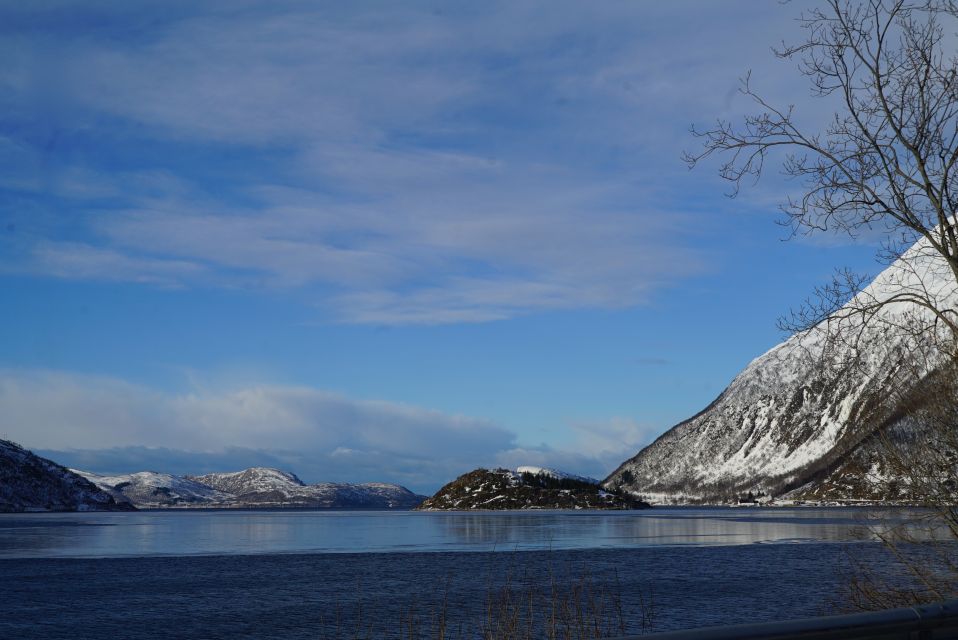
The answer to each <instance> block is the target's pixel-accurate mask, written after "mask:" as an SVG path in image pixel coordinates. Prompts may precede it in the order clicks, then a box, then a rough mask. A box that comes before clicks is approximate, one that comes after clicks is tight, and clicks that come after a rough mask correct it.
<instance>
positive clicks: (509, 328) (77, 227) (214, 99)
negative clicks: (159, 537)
mask: <svg viewBox="0 0 958 640" xmlns="http://www.w3.org/2000/svg"><path fill="white" fill-rule="evenodd" d="M665 4H667V6H664V5H665ZM660 5H663V6H660ZM802 6H803V4H802V3H787V4H780V3H754V2H744V1H743V2H727V3H721V4H719V3H708V2H691V1H681V2H671V3H647V2H608V3H602V4H598V5H596V4H594V3H564V2H541V3H536V2H514V1H513V2H503V3H496V2H491V3H482V4H481V5H476V4H475V3H456V4H452V3H399V4H397V3H362V4H359V3H346V4H343V3H316V2H270V3H257V2H235V1H231V2H162V3H137V6H136V7H132V6H131V5H129V4H128V3H122V2H87V3H82V5H81V3H71V2H54V1H50V2H40V3H18V4H12V3H11V4H7V5H3V6H0V56H2V58H3V60H4V61H5V62H4V64H3V65H2V68H0V303H2V309H3V313H2V314H0V331H2V333H0V335H2V337H0V437H7V438H11V439H14V440H16V441H18V442H20V443H22V444H23V445H25V446H27V447H31V448H36V449H38V450H41V451H43V452H46V453H47V454H48V455H50V456H52V457H54V458H55V459H57V460H58V461H62V462H64V463H67V464H70V465H74V466H80V467H84V468H86V469H89V470H92V471H104V472H124V471H135V470H140V469H143V468H153V469H160V470H164V471H171V472H183V473H185V472H205V471H211V470H231V469H235V468H241V467H243V466H249V465H251V464H270V465H274V466H281V467H283V468H287V469H291V470H293V471H295V472H296V473H298V474H299V475H301V477H303V478H304V479H306V480H308V481H321V480H336V481H364V480H382V481H393V482H399V483H402V484H405V485H407V486H409V487H411V488H414V489H417V490H420V491H432V490H435V489H436V488H437V487H438V486H439V485H441V484H442V483H443V482H445V481H448V480H450V479H452V478H453V477H455V476H456V475H458V474H459V473H462V472H465V471H468V470H469V469H472V468H474V467H476V466H492V465H506V466H514V465H517V464H545V465H551V466H558V467H560V468H564V469H567V470H568V471H572V472H576V473H584V474H589V475H594V476H600V477H601V476H604V475H605V474H607V473H609V472H610V471H612V470H613V468H614V467H615V466H617V464H618V463H619V462H621V461H622V460H624V459H625V458H627V457H629V456H631V455H633V454H634V453H635V452H637V451H638V450H639V449H640V448H641V447H642V446H643V445H644V444H647V443H648V442H650V441H651V440H652V439H654V438H655V437H656V436H657V435H659V434H660V433H662V432H663V431H665V430H666V429H667V428H669V427H670V426H672V425H673V424H675V423H676V422H678V421H679V420H681V419H683V418H686V417H689V416H691V415H692V414H694V413H696V412H698V411H699V410H700V409H702V408H703V407H704V406H705V405H706V404H707V403H708V402H710V401H711V400H712V399H713V398H714V397H715V396H716V395H717V394H718V393H719V392H721V390H722V389H723V388H724V386H725V385H726V384H728V382H729V381H730V380H731V379H732V377H734V375H735V374H736V373H737V372H738V371H739V370H740V369H741V368H742V367H743V366H744V365H745V364H747V363H748V362H749V361H750V360H751V359H752V358H754V357H755V356H757V355H760V354H761V353H762V352H763V351H765V350H766V349H768V348H770V347H771V346H773V345H774V344H775V343H776V342H778V341H779V340H780V339H781V338H782V336H781V335H780V334H779V333H778V331H777V330H776V329H775V319H776V318H777V317H778V316H779V315H781V314H782V313H783V312H785V311H787V309H788V308H789V307H790V306H795V305H797V304H798V303H800V302H801V300H802V299H803V298H804V297H805V296H806V295H807V294H808V293H809V292H810V291H811V290H812V288H813V287H814V286H815V285H816V284H820V283H822V282H824V281H825V280H826V279H827V278H828V277H829V274H830V272H831V269H832V268H833V267H835V266H851V267H853V268H856V269H859V270H864V271H866V272H875V271H877V269H878V267H877V265H876V264H875V263H874V262H873V260H872V258H871V255H872V252H873V250H872V247H869V246H867V244H861V245H849V244H847V243H843V242H840V241H839V240H838V239H836V238H828V237H820V238H808V239H805V238H803V239H798V240H793V241H790V242H783V241H782V239H783V238H785V237H786V236H787V232H786V230H784V229H782V228H781V227H779V226H777V225H776V224H775V219H776V217H777V216H776V209H777V206H778V204H780V203H781V202H782V201H783V200H784V199H785V196H786V195H787V194H788V193H790V192H792V191H794V190H796V189H798V188H800V185H795V184H791V183H788V182H785V181H783V180H782V179H781V178H780V177H779V176H777V175H775V173H774V172H772V173H771V174H770V175H768V176H767V177H766V178H765V179H763V180H762V181H761V182H760V183H758V184H757V185H754V186H753V187H751V188H749V189H746V190H745V191H744V192H743V193H742V194H741V195H740V196H739V197H738V198H736V199H729V198H727V197H726V196H725V195H724V194H725V193H726V192H727V185H724V184H722V183H721V181H720V180H719V179H718V178H717V177H716V171H715V166H714V165H712V166H703V167H700V168H697V169H696V170H695V171H692V172H690V171H689V170H688V169H687V167H686V166H685V165H684V164H683V163H682V162H681V160H680V154H681V152H682V151H683V150H684V149H694V148H695V141H694V140H693V139H692V138H691V137H690V135H689V127H690V125H691V124H693V123H696V124H700V125H702V124H705V125H707V124H708V123H709V122H711V121H712V120H714V119H715V118H716V117H733V118H734V117H735V116H736V115H741V114H743V113H747V112H749V111H751V110H752V109H751V106H750V105H749V104H748V103H747V102H746V101H745V100H744V99H743V98H742V97H741V96H739V95H737V94H736V87H737V82H738V78H739V77H741V76H742V75H743V74H744V73H745V72H746V71H747V70H749V69H751V70H752V78H753V82H754V84H755V86H757V87H758V88H759V89H760V90H762V91H763V92H764V93H765V94H766V95H768V96H770V98H771V99H772V100H773V101H775V102H777V103H779V104H795V105H796V108H797V109H798V113H799V117H800V118H802V119H803V121H804V122H806V123H807V124H808V125H809V126H810V127H817V126H820V125H821V123H822V122H824V121H825V120H826V119H827V116H828V108H827V105H822V104H819V103H817V102H816V101H814V100H810V99H809V98H808V97H807V95H808V92H807V88H806V85H805V83H804V82H803V79H802V77H801V76H800V75H799V74H798V72H797V71H796V70H795V66H794V64H791V63H788V62H781V61H777V60H775V59H774V57H773V56H772V55H771V53H770V51H769V47H770V46H772V45H774V44H776V43H778V42H780V41H781V40H782V39H786V40H796V39H797V38H800V37H801V33H800V29H799V28H798V27H797V25H796V23H795V20H794V19H795V18H796V17H797V15H798V14H799V13H800V11H801V8H802Z"/></svg>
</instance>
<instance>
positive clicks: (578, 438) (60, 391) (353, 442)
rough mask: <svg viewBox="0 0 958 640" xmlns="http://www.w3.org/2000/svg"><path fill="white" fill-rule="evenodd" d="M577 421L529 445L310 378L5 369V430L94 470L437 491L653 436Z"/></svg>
mask: <svg viewBox="0 0 958 640" xmlns="http://www.w3.org/2000/svg"><path fill="white" fill-rule="evenodd" d="M572 431H573V432H574V436H573V437H574V439H573V442H572V443H571V444H570V446H569V447H568V448H565V447H550V446H547V445H538V446H522V445H520V444H519V443H518V439H517V436H516V434H515V433H513V432H512V431H509V430H508V429H506V428H503V427H502V426H499V425H496V424H494V423H492V422H490V421H488V420H483V419H479V418H472V417H466V416H456V415H449V414H446V413H442V412H439V411H434V410H430V409H423V408H420V407H413V406H408V405H404V404H398V403H392V402H384V401H377V400H362V399H354V398H349V397H347V396H344V395H341V394H337V393H332V392H328V391H323V390H318V389H312V388H309V387H298V386H280V385H248V386H242V387H238V388H235V387H234V388H228V389H216V390H213V389H201V388H194V389H191V390H188V391H186V392H182V393H170V392H163V391H157V390H155V389H151V388H148V387H145V386H140V385H135V384H131V383H129V382H124V381H121V380H118V379H115V378H109V377H101V376H91V375H82V374H75V373H65V372H54V371H27V372H24V371H3V372H0V433H2V437H4V438H10V439H12V440H14V441H17V442H20V443H22V444H23V445H24V446H27V447H29V448H32V449H36V450H39V451H43V452H44V453H45V454H48V455H50V456H51V457H53V458H54V459H56V460H57V461H58V462H61V463H63V464H66V465H69V466H73V467H77V468H82V469H84V470H89V471H94V472H104V473H125V472H132V471H139V470H147V469H149V470H157V471H164V472H169V473H204V472H209V471H225V470H234V469H240V468H245V467H249V466H257V465H258V466H275V467H280V468H283V469H288V470H291V471H294V472H295V473H297V474H298V475H300V476H301V477H302V478H303V479H304V480H307V481H311V482H316V481H343V482H362V481H383V482H395V483H398V484H404V485H406V486H409V487H410V488H414V489H416V490H434V489H435V488H438V486H439V485H441V484H442V483H444V482H446V481H448V480H450V479H451V478H454V477H456V476H457V475H459V474H461V473H463V471H464V470H469V469H472V468H474V467H477V466H497V465H507V466H510V467H513V466H518V465H520V464H543V465H546V464H547V465H549V466H554V467H559V468H562V469H568V470H570V471H573V472H577V473H592V474H594V475H602V471H604V472H606V473H608V471H610V470H611V469H612V468H614V466H615V465H616V464H617V463H618V461H620V460H621V459H622V456H623V454H624V453H625V452H627V451H628V450H629V449H631V448H633V447H634V446H636V444H637V440H640V439H641V436H643V435H644V432H643V431H642V430H641V429H638V428H637V427H636V426H635V425H631V423H625V422H623V423H620V424H618V425H612V426H611V427H610V426H608V425H600V426H598V427H596V426H576V427H573V428H572ZM620 435H621V436H624V437H622V438H619V437H618V436H620Z"/></svg>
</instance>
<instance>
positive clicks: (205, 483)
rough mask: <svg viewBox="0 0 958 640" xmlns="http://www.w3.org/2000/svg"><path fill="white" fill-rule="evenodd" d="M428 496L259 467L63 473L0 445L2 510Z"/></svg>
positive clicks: (384, 501)
mask: <svg viewBox="0 0 958 640" xmlns="http://www.w3.org/2000/svg"><path fill="white" fill-rule="evenodd" d="M425 499H426V496H421V495H417V494H415V493H413V492H411V491H409V490H408V489H406V488H405V487H401V486H399V485H395V484H384V483H378V482H370V483H364V484H338V483H329V482H325V483H319V484H305V483H303V481H302V480H300V479H299V478H297V477H296V476H295V475H294V474H292V473H288V472H286V471H280V470H278V469H268V468H263V467H255V468H252V469H246V470H245V471H237V472H235V473H210V474H206V475H202V476H176V475H171V474H168V473H157V472H155V471H140V472H138V473H130V474H125V475H118V476H104V475H98V474H94V473H88V472H85V471H79V470H76V469H67V468H66V467H63V466H61V465H59V464H57V463H55V462H53V461H52V460H47V459H46V458H41V457H39V456H37V455H35V454H33V453H31V452H30V451H27V450H26V449H24V448H22V447H20V446H19V445H17V444H15V443H13V442H9V441H7V440H0V512H23V511H123V510H132V509H134V508H140V509H143V508H146V509H163V508H189V507H193V508H303V509H307V508H308V509H335V508H341V509H410V508H412V507H415V506H416V505H418V504H419V503H420V502H422V501H423V500H425Z"/></svg>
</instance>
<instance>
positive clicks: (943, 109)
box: [684, 0, 958, 336]
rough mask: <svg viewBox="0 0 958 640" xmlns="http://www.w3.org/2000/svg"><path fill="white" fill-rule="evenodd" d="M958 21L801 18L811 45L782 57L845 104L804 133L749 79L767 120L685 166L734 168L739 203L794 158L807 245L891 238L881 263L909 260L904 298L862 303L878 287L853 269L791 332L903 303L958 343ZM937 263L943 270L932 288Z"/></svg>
mask: <svg viewBox="0 0 958 640" xmlns="http://www.w3.org/2000/svg"><path fill="white" fill-rule="evenodd" d="M956 17H958V12H956V11H955V10H954V5H952V4H951V3H915V2H908V1H906V0H896V1H891V2H885V1H881V0H870V1H867V2H863V3H855V2H847V1H840V0H828V1H827V2H825V3H824V5H823V7H822V8H817V9H813V10H811V11H809V12H807V13H806V14H804V15H803V16H802V17H801V19H800V20H801V24H802V26H803V27H804V28H805V30H806V32H807V38H806V39H805V41H804V42H802V43H800V44H797V45H783V46H782V47H780V48H778V49H775V50H774V52H775V55H777V56H778V57H780V58H783V59H788V60H795V61H796V62H797V63H798V67H799V70H800V72H801V73H802V74H803V75H804V76H806V77H807V78H808V80H809V81H810V84H811V89H812V95H813V96H815V97H818V98H821V99H824V100H828V101H831V102H830V103H834V104H836V105H837V108H838V110H837V111H836V113H835V114H834V116H833V117H832V118H831V120H830V121H829V122H828V123H827V124H826V125H825V126H824V127H823V129H822V130H821V131H815V132H809V131H805V130H803V129H802V128H800V126H799V125H798V123H797V119H796V114H795V109H794V107H793V106H785V107H779V106H774V105H773V104H771V103H770V101H768V100H766V99H765V98H763V97H762V96H761V95H760V94H759V93H758V92H756V90H755V89H754V88H753V85H752V81H751V78H750V74H749V75H746V76H745V78H744V79H743V80H742V81H741V87H740V91H741V93H742V94H743V95H745V96H746V97H748V98H749V99H750V100H751V101H752V102H753V103H754V104H755V106H756V107H757V112H756V113H754V114H752V115H748V116H745V117H744V119H743V120H742V121H741V122H740V123H733V122H729V121H725V120H719V121H717V122H716V123H715V125H714V127H712V128H709V129H706V130H698V129H693V133H694V135H695V136H697V137H698V138H700V139H701V141H702V143H703V144H702V147H701V148H700V149H699V150H698V151H696V152H687V153H686V154H685V156H684V159H685V160H686V161H687V162H688V164H689V166H690V167H694V166H695V165H697V164H698V163H700V162H701V161H702V160H704V159H705V158H708V157H710V156H721V165H720V168H719V174H720V175H721V177H722V178H724V179H726V180H728V181H729V182H730V183H731V187H732V188H731V195H736V194H737V193H738V192H739V189H740V187H741V186H742V185H743V183H744V182H746V181H748V180H752V179H754V180H757V179H758V178H759V177H760V176H761V175H762V172H763V171H764V169H765V165H766V162H767V160H769V159H770V158H776V159H780V160H781V167H782V169H783V171H784V173H785V174H786V175H787V176H789V177H791V178H795V179H798V180H799V181H801V182H802V184H803V186H804V189H803V193H802V195H801V196H799V197H795V198H789V199H788V201H787V202H786V203H784V204H783V206H782V208H781V209H782V212H783V214H784V217H783V220H782V222H783V223H784V224H786V225H788V226H789V227H790V228H791V230H792V232H793V233H794V234H809V233H814V232H837V233H842V234H847V235H849V236H851V237H853V238H855V237H858V236H860V235H861V234H863V233H866V232H867V233H869V234H873V233H876V232H879V233H882V235H883V238H884V243H883V248H882V251H881V255H882V257H884V258H886V259H887V260H888V261H889V262H890V261H893V260H896V259H900V258H902V256H903V255H904V256H905V257H906V258H907V262H908V265H909V266H907V267H906V270H907V271H910V274H909V277H907V278H905V277H903V278H902V282H901V283H900V284H901V285H902V286H901V287H900V288H899V290H898V291H896V292H895V293H894V294H892V295H874V294H872V295H869V294H868V292H865V293H864V294H863V292H862V285H863V284H864V283H865V282H866V280H865V279H864V278H860V277H856V276H854V275H853V274H851V273H849V272H847V271H843V272H840V273H839V274H838V275H837V276H836V278H835V279H834V281H833V282H832V283H831V284H829V285H826V286H824V287H822V288H821V289H819V290H818V291H817V292H816V293H817V294H818V295H817V296H815V297H814V298H813V301H812V302H811V303H810V304H807V305H805V306H804V307H802V308H801V309H800V310H799V311H797V312H795V313H793V314H792V315H791V316H790V317H788V318H786V319H783V322H782V325H783V328H786V329H789V330H793V331H797V330H803V329H807V328H808V327H811V326H814V325H816V324H818V323H820V322H821V321H822V320H824V319H826V318H829V317H832V318H833V320H834V314H835V313H836V312H837V311H839V309H841V308H842V307H843V306H845V308H846V309H847V310H848V311H847V312H848V313H854V314H857V315H858V316H862V317H864V318H866V319H870V318H871V317H873V316H874V315H876V312H877V311H878V310H879V309H881V308H882V307H885V306H887V305H889V304H892V303H896V302H900V303H904V304H907V305H912V306H915V307H917V308H920V309H924V310H925V315H927V317H928V318H929V322H930V323H932V324H933V325H934V326H935V327H940V328H943V329H945V330H946V332H947V333H948V334H950V335H951V336H958V311H956V309H954V308H953V307H951V306H948V305H945V304H942V300H941V290H940V286H937V285H938V282H939V281H940V277H941V275H942V273H944V274H945V275H946V276H947V278H948V280H949V281H950V282H951V283H956V282H958V219H956V214H958V182H956V180H958V167H956V165H958V59H956V57H955V55H954V54H953V52H952V51H951V50H950V47H949V42H950V41H949V39H948V37H946V31H945V28H944V23H946V22H947V23H948V24H949V27H951V28H954V27H956V26H958V20H955V18H956ZM949 35H950V32H949ZM916 241H920V242H919V243H918V244H917V245H916V244H915V243H916ZM912 247H914V248H913V249H911V252H910V253H906V251H907V250H908V249H909V248H912ZM930 264H934V265H936V266H937V267H938V268H937V271H939V272H942V273H936V274H935V275H936V276H937V278H935V279H931V280H933V281H929V280H930V279H929V277H928V274H927V270H928V268H929V265H930ZM856 296H857V298H856ZM853 299H854V300H855V302H856V304H855V305H853V306H852V307H851V308H850V309H849V308H848V307H847V306H846V305H847V303H848V302H849V301H850V300H853Z"/></svg>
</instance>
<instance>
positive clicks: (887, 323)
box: [603, 242, 958, 501]
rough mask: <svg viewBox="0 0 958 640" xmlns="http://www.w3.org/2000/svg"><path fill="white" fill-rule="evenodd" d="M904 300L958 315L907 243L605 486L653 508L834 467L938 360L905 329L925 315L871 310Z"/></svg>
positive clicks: (788, 482)
mask: <svg viewBox="0 0 958 640" xmlns="http://www.w3.org/2000/svg"><path fill="white" fill-rule="evenodd" d="M902 292H906V293H910V292H915V295H918V293H920V294H921V295H922V296H925V297H930V298H931V299H932V301H933V302H934V303H935V304H936V305H938V308H955V307H958V293H956V283H955V281H954V277H953V275H952V274H951V272H950V269H949V268H948V265H947V264H946V263H945V262H944V260H943V259H942V258H941V257H940V256H939V257H937V258H936V255H935V254H934V253H933V252H931V251H930V250H929V249H928V248H927V244H926V243H924V242H919V243H916V245H915V246H914V247H912V248H911V249H909V250H908V251H907V252H906V253H905V254H904V256H903V257H902V258H901V259H899V260H898V261H896V262H895V263H893V264H892V265H891V266H889V267H888V268H886V269H885V270H884V271H883V272H882V273H881V274H879V275H878V277H876V278H875V279H874V280H873V281H872V282H871V283H870V284H869V285H868V286H867V287H865V288H864V289H863V290H862V292H860V293H859V294H858V295H857V296H856V297H855V298H854V299H853V300H852V301H851V302H849V303H848V304H847V305H846V306H845V307H844V308H843V309H841V310H839V311H838V312H836V313H835V314H833V315H832V316H831V317H830V318H828V319H826V320H825V321H824V322H823V323H821V324H819V325H818V326H816V327H814V328H812V329H810V330H808V331H805V332H803V333H800V334H796V335H794V336H791V337H790V338H788V339H787V340H785V341H784V342H782V343H781V344H778V345H776V346H774V347H772V348H771V349H769V350H768V351H767V352H765V353H764V354H763V355H761V356H759V357H758V358H755V359H754V360H752V361H751V362H750V363H749V365H748V366H747V367H746V368H745V369H744V370H743V371H742V372H741V373H739V374H738V375H737V376H736V377H735V378H734V379H733V380H732V382H731V383H730V384H729V386H728V387H727V388H726V389H725V390H724V391H723V392H722V393H721V394H720V395H719V396H718V398H716V399H715V400H714V401H713V402H712V403H711V404H710V405H709V406H708V407H706V408H705V409H704V410H703V411H701V412H699V413H698V414H696V415H694V416H693V417H691V418H689V419H688V420H685V421H683V422H681V423H679V424H678V425H676V426H675V427H673V428H672V429H670V430H669V431H667V432H666V433H664V434H663V435H662V436H660V437H659V438H658V439H657V440H656V441H655V442H653V443H652V444H650V445H649V446H648V447H646V448H645V449H643V450H642V451H640V452H639V453H638V454H637V455H636V456H634V457H633V458H631V459H629V460H627V461H626V462H624V463H623V464H622V465H621V466H620V467H619V468H618V469H616V471H615V472H613V473H612V474H611V475H610V476H609V477H608V478H607V479H606V480H605V481H604V483H603V484H604V486H609V487H613V486H615V487H622V488H625V489H627V490H629V491H631V492H633V493H635V494H637V495H646V496H652V495H655V496H656V497H657V499H658V500H661V501H672V500H678V501H720V500H728V499H730V498H733V497H734V496H735V494H736V493H744V492H746V491H755V492H768V493H770V494H772V495H776V494H777V493H778V492H784V491H788V490H793V489H795V488H796V487H799V486H803V485H808V483H810V482H812V479H813V478H814V477H818V476H820V475H821V474H822V473H825V472H827V471H828V470H829V469H831V468H833V467H834V466H835V465H839V464H840V462H841V460H842V459H844V458H845V457H847V456H848V455H850V453H851V452H852V451H854V450H855V448H856V447H858V446H859V445H860V443H862V442H863V441H864V440H865V439H866V438H868V437H869V435H870V434H871V433H873V432H874V430H875V429H876V428H878V426H879V425H880V424H882V423H883V421H885V420H887V419H889V417H890V416H892V415H894V414H895V412H896V409H897V406H898V405H896V404H894V403H895V402H901V398H903V397H904V396H905V395H907V392H908V390H909V389H910V388H913V387H914V386H916V385H918V384H919V383H920V382H921V380H923V379H924V377H925V376H927V375H928V374H930V373H931V372H932V371H933V370H934V369H935V368H936V366H937V364H938V363H940V362H942V357H941V354H940V352H938V351H937V350H936V348H935V345H933V344H932V343H931V342H929V341H927V340H924V339H923V338H924V337H925V335H927V334H915V333H912V332H910V331H908V330H906V329H907V327H909V326H911V325H913V324H914V323H916V322H922V323H923V322H926V321H927V320H928V315H927V313H926V312H922V311H921V310H920V309H919V307H917V306H915V305H907V304H906V303H901V302H894V303H890V304H885V305H882V304H881V303H882V302H884V301H887V300H890V299H892V296H900V295H901V294H902ZM865 305H868V306H874V307H876V309H877V310H876V311H875V313H874V316H872V317H870V318H869V320H868V322H867V324H863V320H862V318H863V317H865V316H863V315H862V314H859V313H855V311H856V310H857V309H859V308H860V307H862V306H865ZM918 335H920V336H921V338H919V337H916V336H918ZM826 356H827V357H826ZM829 363H831V364H829ZM838 365H844V366H838ZM889 389H894V390H895V391H896V392H898V394H889V393H888V390H889ZM816 474H817V475H816Z"/></svg>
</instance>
